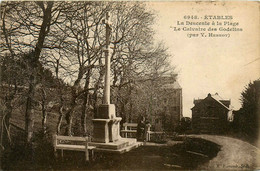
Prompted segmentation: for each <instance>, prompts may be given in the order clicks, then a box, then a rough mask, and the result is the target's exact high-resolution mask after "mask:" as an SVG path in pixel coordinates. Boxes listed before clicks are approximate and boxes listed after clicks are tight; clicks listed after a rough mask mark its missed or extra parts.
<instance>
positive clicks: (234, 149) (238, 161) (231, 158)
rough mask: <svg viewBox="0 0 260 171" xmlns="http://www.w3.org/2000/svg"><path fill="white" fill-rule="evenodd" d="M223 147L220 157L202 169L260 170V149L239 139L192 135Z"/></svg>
mask: <svg viewBox="0 0 260 171" xmlns="http://www.w3.org/2000/svg"><path fill="white" fill-rule="evenodd" d="M190 137H196V138H202V139H205V140H209V141H212V142H215V143H217V144H219V145H221V146H222V147H221V151H220V152H219V153H218V155H217V156H216V157H215V158H213V159H212V160H210V161H209V163H207V164H204V165H203V166H201V168H200V169H225V170H226V169H230V170H237V169H239V170H240V169H243V170H244V169H245V170H251V169H257V170H259V169H260V149H259V148H257V147H255V146H253V145H251V144H249V143H247V142H244V141H241V140H239V139H235V138H231V137H225V136H216V135H190Z"/></svg>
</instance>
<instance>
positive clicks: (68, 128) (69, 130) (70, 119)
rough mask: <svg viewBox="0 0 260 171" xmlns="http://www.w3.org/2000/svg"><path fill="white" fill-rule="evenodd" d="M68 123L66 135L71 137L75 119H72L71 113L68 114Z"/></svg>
mask: <svg viewBox="0 0 260 171" xmlns="http://www.w3.org/2000/svg"><path fill="white" fill-rule="evenodd" d="M65 119H66V122H67V128H66V133H65V134H66V135H68V136H71V135H72V121H73V117H72V112H71V111H69V112H67V114H66V117H65Z"/></svg>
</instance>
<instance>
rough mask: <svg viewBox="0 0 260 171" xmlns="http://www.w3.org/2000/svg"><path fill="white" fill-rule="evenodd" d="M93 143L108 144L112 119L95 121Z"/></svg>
mask: <svg viewBox="0 0 260 171" xmlns="http://www.w3.org/2000/svg"><path fill="white" fill-rule="evenodd" d="M92 121H93V125H94V129H93V142H100V143H108V142H109V127H108V122H109V121H110V119H93V120H92Z"/></svg>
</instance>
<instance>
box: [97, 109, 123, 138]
mask: <svg viewBox="0 0 260 171" xmlns="http://www.w3.org/2000/svg"><path fill="white" fill-rule="evenodd" d="M121 120H122V118H120V117H116V112H115V105H114V104H102V105H100V106H99V107H98V113H97V118H95V119H93V124H94V130H93V142H100V143H108V142H116V141H118V140H119V139H120V138H121V137H120V121H121Z"/></svg>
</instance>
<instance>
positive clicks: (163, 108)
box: [151, 76, 183, 131]
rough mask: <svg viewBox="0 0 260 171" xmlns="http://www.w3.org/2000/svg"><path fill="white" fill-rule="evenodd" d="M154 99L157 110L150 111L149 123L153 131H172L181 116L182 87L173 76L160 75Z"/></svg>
mask: <svg viewBox="0 0 260 171" xmlns="http://www.w3.org/2000/svg"><path fill="white" fill-rule="evenodd" d="M158 82H160V88H159V89H158V92H157V94H158V96H157V98H156V99H154V100H155V101H156V104H155V105H157V106H160V107H159V110H157V111H156V112H154V113H152V116H151V125H152V128H153V129H154V130H155V131H174V130H175V128H176V126H178V125H179V122H180V120H181V118H182V116H183V114H182V88H181V86H180V84H179V83H178V81H177V80H176V79H175V78H173V77H170V76H169V77H167V76H165V77H162V78H161V79H160V80H158Z"/></svg>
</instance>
